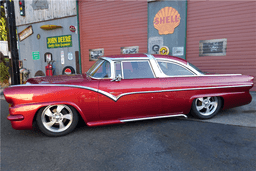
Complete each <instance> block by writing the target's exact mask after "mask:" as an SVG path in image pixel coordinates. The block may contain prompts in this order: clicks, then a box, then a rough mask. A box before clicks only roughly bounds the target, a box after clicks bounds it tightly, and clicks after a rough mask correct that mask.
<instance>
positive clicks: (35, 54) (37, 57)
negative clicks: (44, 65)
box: [32, 51, 40, 60]
mask: <svg viewBox="0 0 256 171" xmlns="http://www.w3.org/2000/svg"><path fill="white" fill-rule="evenodd" d="M32 59H33V60H39V59H40V54H39V51H35V52H32Z"/></svg>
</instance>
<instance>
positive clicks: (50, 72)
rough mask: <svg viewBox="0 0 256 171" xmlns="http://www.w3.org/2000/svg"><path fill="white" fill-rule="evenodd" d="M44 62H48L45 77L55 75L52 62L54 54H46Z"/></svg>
mask: <svg viewBox="0 0 256 171" xmlns="http://www.w3.org/2000/svg"><path fill="white" fill-rule="evenodd" d="M44 61H45V62H47V65H46V66H45V75H46V76H52V75H53V66H52V65H53V62H55V61H54V60H52V54H51V53H50V52H46V53H45V54H44Z"/></svg>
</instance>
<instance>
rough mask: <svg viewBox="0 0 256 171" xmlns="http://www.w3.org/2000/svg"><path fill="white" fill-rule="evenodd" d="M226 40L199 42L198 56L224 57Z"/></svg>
mask: <svg viewBox="0 0 256 171" xmlns="http://www.w3.org/2000/svg"><path fill="white" fill-rule="evenodd" d="M226 50H227V39H212V40H200V41H199V56H225V55H226Z"/></svg>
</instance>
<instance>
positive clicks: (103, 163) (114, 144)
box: [0, 93, 256, 171]
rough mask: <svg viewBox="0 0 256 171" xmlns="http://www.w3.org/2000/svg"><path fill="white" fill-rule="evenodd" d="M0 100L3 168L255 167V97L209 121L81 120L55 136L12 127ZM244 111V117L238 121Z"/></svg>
mask: <svg viewBox="0 0 256 171" xmlns="http://www.w3.org/2000/svg"><path fill="white" fill-rule="evenodd" d="M252 94H253V93H252ZM254 95H256V94H253V96H254ZM0 101H1V106H0V107H1V117H0V120H1V128H0V129H1V161H0V162H1V170H3V171H7V170H8V171H9V170H10V171H12V170H19V171H23V170H24V171H30V170H31V171H33V170H43V171H44V170H46V171H47V170H93V171H94V170H95V171H97V170H111V171H112V170H146V171H151V170H175V171H179V170H181V171H186V170H188V171H194V170H207V171H211V170H212V171H216V170H218V171H219V170H225V171H226V170H230V171H231V170H232V171H236V170H237V171H240V170H246V171H255V170H256V165H255V163H256V128H255V123H256V122H253V121H255V120H252V117H254V116H255V115H256V113H255V109H256V107H255V98H253V102H252V103H251V104H249V105H246V106H243V107H238V108H233V109H228V110H224V111H222V112H221V113H220V114H219V115H217V116H216V117H215V118H217V119H211V120H212V121H211V120H207V121H205V120H204V121H199V120H195V119H193V118H190V117H189V118H188V119H184V118H182V117H181V118H169V119H157V120H148V121H139V122H131V123H126V124H118V125H109V126H102V127H87V126H86V125H85V124H82V123H80V124H79V126H78V127H77V128H76V129H75V130H74V132H72V133H71V134H68V135H67V136H63V137H57V138H52V137H47V136H45V135H44V134H42V133H41V132H40V131H39V130H38V129H34V130H14V129H12V127H11V124H10V122H9V121H8V120H7V119H6V116H7V115H8V104H7V103H6V101H5V100H0ZM241 111H243V113H240V112H241ZM232 116H233V117H234V118H233V119H232ZM247 116H249V117H250V119H251V120H252V121H250V119H247ZM243 117H245V118H246V119H244V121H245V122H246V123H243V124H241V122H242V120H241V118H243ZM237 118H238V119H240V120H239V121H237ZM221 120H226V122H224V123H218V122H223V121H221ZM232 120H233V121H232ZM253 123H254V124H253ZM246 125H247V126H246Z"/></svg>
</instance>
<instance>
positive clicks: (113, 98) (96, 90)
mask: <svg viewBox="0 0 256 171" xmlns="http://www.w3.org/2000/svg"><path fill="white" fill-rule="evenodd" d="M252 85H253V83H251V84H243V85H237V86H222V87H219V86H215V87H202V88H184V89H169V90H155V91H138V92H129V93H123V94H120V95H118V96H114V95H112V94H110V93H108V92H106V91H103V90H99V89H96V88H91V87H86V86H78V85H69V84H30V85H26V84H22V85H13V86H10V87H22V86H39V87H40V86H47V87H74V88H81V89H86V90H91V91H94V92H98V93H100V94H102V95H105V96H107V97H109V98H110V99H112V100H113V101H115V102H116V101H117V100H118V99H119V98H121V97H122V96H126V95H131V94H144V93H161V92H172V91H190V90H207V89H215V88H234V87H249V86H252Z"/></svg>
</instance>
